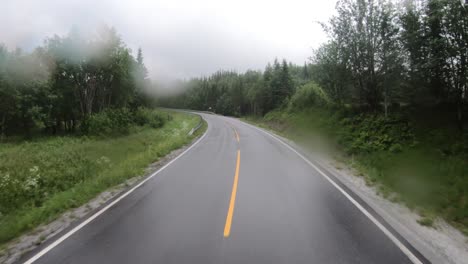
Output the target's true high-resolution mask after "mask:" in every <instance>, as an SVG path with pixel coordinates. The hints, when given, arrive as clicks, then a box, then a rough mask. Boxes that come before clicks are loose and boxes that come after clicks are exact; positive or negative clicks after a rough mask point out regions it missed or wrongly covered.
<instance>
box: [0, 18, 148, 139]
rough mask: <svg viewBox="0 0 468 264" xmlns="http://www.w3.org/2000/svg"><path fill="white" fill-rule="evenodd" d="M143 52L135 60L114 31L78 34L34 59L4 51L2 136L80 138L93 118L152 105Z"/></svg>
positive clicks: (0, 60) (48, 43) (56, 41)
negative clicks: (46, 134)
mask: <svg viewBox="0 0 468 264" xmlns="http://www.w3.org/2000/svg"><path fill="white" fill-rule="evenodd" d="M148 85H149V79H148V77H147V70H146V68H145V66H144V64H143V55H142V51H141V50H139V51H138V55H137V58H136V59H135V58H134V57H133V56H132V54H131V51H130V50H129V49H128V48H127V47H126V46H125V43H123V42H122V40H121V38H120V36H119V35H118V34H117V32H116V31H115V30H114V29H113V28H109V27H102V28H100V29H99V30H98V31H97V32H96V33H95V34H94V35H93V36H92V37H90V36H83V35H82V34H80V33H79V32H78V31H77V30H74V29H73V30H72V31H71V32H70V33H69V34H68V35H67V36H65V37H60V36H54V37H51V38H48V39H46V40H45V42H44V44H43V45H42V46H40V47H38V48H36V49H35V50H34V51H32V52H31V53H25V52H22V51H21V50H20V49H17V50H14V51H9V50H7V49H6V48H5V47H4V46H0V133H1V135H2V136H4V135H13V134H24V135H29V134H30V133H31V131H32V130H38V129H43V130H46V131H49V132H50V133H53V134H55V133H57V132H74V131H75V130H76V128H77V127H78V125H79V124H80V123H82V122H84V121H85V120H86V119H87V118H88V117H89V116H90V115H92V114H94V113H99V112H102V111H104V110H106V109H110V108H112V109H119V108H128V109H136V108H137V107H138V106H143V105H145V104H147V101H148V100H146V99H145V95H144V90H145V87H147V86H148Z"/></svg>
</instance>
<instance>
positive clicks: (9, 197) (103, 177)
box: [0, 110, 203, 243]
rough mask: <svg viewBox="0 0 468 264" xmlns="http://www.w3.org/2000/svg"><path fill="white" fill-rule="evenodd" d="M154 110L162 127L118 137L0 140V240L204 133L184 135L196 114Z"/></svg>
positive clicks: (133, 130)
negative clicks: (9, 141) (7, 141)
mask: <svg viewBox="0 0 468 264" xmlns="http://www.w3.org/2000/svg"><path fill="white" fill-rule="evenodd" d="M145 111H150V110H145ZM146 114H148V115H150V113H146ZM153 114H154V115H157V116H159V117H161V118H162V119H161V120H163V121H162V122H164V123H165V125H164V126H163V127H162V128H157V129H155V128H153V127H152V125H151V124H149V125H146V126H137V125H133V126H131V127H130V128H129V129H130V130H131V133H128V135H123V136H119V137H101V136H94V137H87V136H82V137H76V136H56V137H46V138H44V137H43V138H39V139H36V140H32V141H25V142H21V143H4V144H2V145H1V147H0V160H1V161H2V162H1V163H0V190H1V191H0V212H1V215H0V243H4V242H6V241H8V240H10V239H12V238H14V237H16V236H18V235H19V234H21V233H22V232H24V231H26V230H29V229H31V228H33V227H35V226H37V225H38V224H41V223H44V222H47V221H50V220H52V219H54V218H56V217H57V216H58V215H59V214H61V213H62V212H64V211H66V210H67V209H69V208H74V207H78V206H80V205H82V204H83V203H85V202H87V201H89V200H90V199H92V198H93V197H95V196H96V195H98V194H99V193H100V192H102V191H104V190H106V189H108V188H110V187H112V186H115V185H117V184H119V183H122V182H124V181H125V180H126V179H129V178H132V177H135V176H138V175H142V174H143V173H144V170H145V168H146V167H147V166H148V164H150V163H152V162H155V161H157V160H159V158H161V157H164V156H165V155H167V154H168V153H169V152H171V151H172V150H174V149H177V148H179V147H181V146H183V145H185V144H187V143H189V142H190V141H191V140H192V139H193V138H194V137H196V136H197V135H198V134H199V133H202V131H203V129H201V130H199V131H198V133H197V134H196V135H193V136H188V132H189V131H190V130H191V129H192V128H193V127H195V126H196V125H197V124H198V122H200V118H199V117H198V116H194V115H189V114H184V113H175V112H155V113H153Z"/></svg>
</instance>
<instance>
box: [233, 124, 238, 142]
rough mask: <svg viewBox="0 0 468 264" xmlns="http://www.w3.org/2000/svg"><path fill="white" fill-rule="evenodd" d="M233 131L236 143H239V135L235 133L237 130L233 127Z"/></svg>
mask: <svg viewBox="0 0 468 264" xmlns="http://www.w3.org/2000/svg"><path fill="white" fill-rule="evenodd" d="M233 129H234V133H235V134H236V139H237V142H240V139H239V133H237V130H236V129H235V128H234V127H233Z"/></svg>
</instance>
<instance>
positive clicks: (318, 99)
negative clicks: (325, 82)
mask: <svg viewBox="0 0 468 264" xmlns="http://www.w3.org/2000/svg"><path fill="white" fill-rule="evenodd" d="M328 104H329V99H328V96H327V94H326V93H325V92H324V91H323V90H322V88H321V87H320V86H319V85H318V84H316V83H314V82H309V83H307V84H304V85H303V86H301V87H299V88H298V89H297V91H296V92H295V93H294V95H293V96H292V97H291V99H290V100H289V105H288V109H289V111H293V110H302V109H305V108H308V107H311V106H325V105H328Z"/></svg>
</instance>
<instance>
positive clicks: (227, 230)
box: [224, 150, 240, 237]
mask: <svg viewBox="0 0 468 264" xmlns="http://www.w3.org/2000/svg"><path fill="white" fill-rule="evenodd" d="M239 167H240V150H237V163H236V174H235V175H234V184H233V185H232V193H231V201H230V202H229V210H228V213H227V217H226V225H225V226H224V237H229V234H230V233H231V225H232V216H233V214H234V206H235V204H236V193H237V182H238V181H239Z"/></svg>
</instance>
